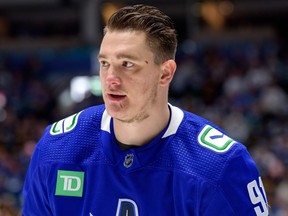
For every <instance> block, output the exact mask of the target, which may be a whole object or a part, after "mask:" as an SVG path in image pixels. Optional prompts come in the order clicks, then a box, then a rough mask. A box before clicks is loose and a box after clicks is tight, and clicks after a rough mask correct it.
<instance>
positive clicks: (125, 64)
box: [122, 61, 134, 68]
mask: <svg viewBox="0 0 288 216" xmlns="http://www.w3.org/2000/svg"><path fill="white" fill-rule="evenodd" d="M133 65H134V64H133V63H131V62H127V61H124V62H123V64H122V66H124V67H126V68H130V67H132V66H133Z"/></svg>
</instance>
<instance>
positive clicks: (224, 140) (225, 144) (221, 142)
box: [198, 125, 236, 152]
mask: <svg viewBox="0 0 288 216" xmlns="http://www.w3.org/2000/svg"><path fill="white" fill-rule="evenodd" d="M198 142H199V143H200V144H201V145H202V146H205V147H206V148H209V149H212V150H213V151H216V152H225V151H228V150H229V149H230V147H231V146H232V145H233V144H234V143H236V142H235V140H233V139H231V138H230V137H228V136H227V135H225V134H223V133H222V132H220V131H219V130H217V129H215V128H213V127H211V126H209V125H206V126H205V127H204V128H203V129H202V131H201V132H200V134H199V136H198Z"/></svg>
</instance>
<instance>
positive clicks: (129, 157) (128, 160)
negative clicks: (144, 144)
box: [123, 154, 134, 168]
mask: <svg viewBox="0 0 288 216" xmlns="http://www.w3.org/2000/svg"><path fill="white" fill-rule="evenodd" d="M133 157H134V155H133V154H127V155H126V156H125V160H124V163H123V164H124V166H125V167H126V168H129V167H131V166H132V164H133Z"/></svg>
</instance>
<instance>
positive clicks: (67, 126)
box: [50, 112, 81, 135]
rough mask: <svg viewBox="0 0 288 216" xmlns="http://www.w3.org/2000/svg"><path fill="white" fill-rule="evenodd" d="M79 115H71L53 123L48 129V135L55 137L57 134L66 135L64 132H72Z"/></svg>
mask: <svg viewBox="0 0 288 216" xmlns="http://www.w3.org/2000/svg"><path fill="white" fill-rule="evenodd" d="M80 113H81V112H79V113H76V114H74V115H71V116H69V117H67V118H65V119H62V120H60V121H58V122H55V123H54V124H53V125H52V127H51V129H50V134H51V135H57V134H62V133H66V132H69V131H71V130H73V129H74V128H75V126H76V125H77V122H78V117H79V115H80Z"/></svg>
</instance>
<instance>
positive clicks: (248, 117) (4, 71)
mask: <svg viewBox="0 0 288 216" xmlns="http://www.w3.org/2000/svg"><path fill="white" fill-rule="evenodd" d="M36 56H37V55H36ZM177 61H178V68H177V73H176V75H175V79H174V81H173V83H172V85H171V90H170V102H171V103H172V104H173V105H177V106H180V107H182V108H184V109H186V110H189V111H191V112H193V113H196V114H198V115H201V116H203V117H205V118H208V119H209V120H211V121H213V122H215V123H216V124H218V125H219V126H221V127H222V128H223V129H224V130H226V131H227V132H228V133H229V134H230V136H231V137H233V138H235V139H237V140H239V141H240V142H242V143H243V144H244V145H246V146H247V148H248V149H249V151H250V153H251V155H252V157H253V158H254V159H255V161H256V163H257V166H258V168H259V170H260V172H261V175H262V178H263V182H264V186H265V188H266V193H267V197H268V200H269V205H270V212H271V215H272V216H286V215H288V169H287V165H288V52H287V50H285V49H283V48H282V47H280V45H279V44H278V43H277V42H276V41H274V40H267V41H262V42H261V43H255V42H248V41H244V42H233V43H227V44H218V45H215V44H205V43H203V44H199V43H196V42H195V41H189V40H187V41H185V42H183V43H182V44H180V46H179V51H178V54H177ZM53 73H54V77H55V73H57V74H56V76H57V80H58V81H59V80H61V77H62V76H63V77H67V74H61V73H60V72H59V71H57V72H55V71H47V68H46V69H44V68H43V62H41V60H39V59H37V57H35V55H33V58H31V57H30V56H29V54H27V58H26V59H25V61H24V63H23V62H22V63H21V64H20V65H19V63H15V59H13V58H10V56H9V55H3V57H2V58H1V57H0V216H2V215H3V216H9V215H20V212H21V204H22V198H21V190H22V187H23V182H24V179H25V173H26V170H27V167H28V164H29V160H30V157H31V154H32V152H33V149H34V147H35V145H36V144H37V141H38V140H39V138H40V136H41V134H42V132H43V130H44V129H45V127H46V126H47V125H48V124H50V123H53V122H54V121H55V120H58V119H59V118H62V117H64V116H63V115H64V113H62V112H61V110H63V108H61V103H59V95H58V94H59V92H57V91H56V90H55V88H54V86H55V85H53V82H52V81H51V80H54V81H55V79H51V76H52V74H53ZM89 73H91V72H90V71H87V74H89ZM63 85H67V83H66V84H65V82H63ZM68 87H69V86H68ZM94 101H97V102H95V103H94ZM99 101H101V100H99V98H96V97H93V96H91V97H90V98H88V99H87V101H86V102H85V101H84V102H83V103H82V105H79V104H74V105H71V106H72V107H70V109H68V111H67V110H66V113H65V115H66V114H68V112H71V113H70V114H72V112H74V111H77V109H79V107H81V108H82V107H84V106H89V105H94V104H96V103H99ZM83 104H85V105H84V106H83Z"/></svg>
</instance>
